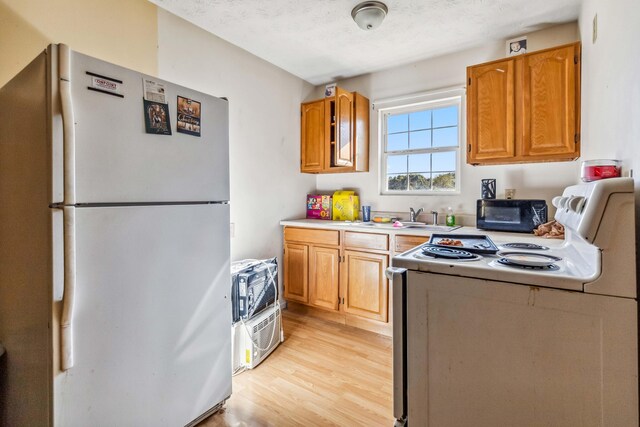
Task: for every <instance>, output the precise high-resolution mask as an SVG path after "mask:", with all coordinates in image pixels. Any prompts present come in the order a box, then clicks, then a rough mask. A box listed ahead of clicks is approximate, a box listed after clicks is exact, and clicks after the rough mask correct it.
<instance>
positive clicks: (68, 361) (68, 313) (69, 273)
mask: <svg viewBox="0 0 640 427" xmlns="http://www.w3.org/2000/svg"><path fill="white" fill-rule="evenodd" d="M63 212H64V295H63V297H62V316H61V318H60V355H61V360H60V364H61V369H62V370H63V371H66V370H68V369H70V368H72V367H73V309H74V305H75V292H76V224H75V208H74V207H72V206H65V207H64V208H63Z"/></svg>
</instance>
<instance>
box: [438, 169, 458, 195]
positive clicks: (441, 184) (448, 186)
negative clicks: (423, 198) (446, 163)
mask: <svg viewBox="0 0 640 427" xmlns="http://www.w3.org/2000/svg"><path fill="white" fill-rule="evenodd" d="M433 189H434V190H440V191H453V190H455V189H456V173H455V172H445V173H434V174H433Z"/></svg>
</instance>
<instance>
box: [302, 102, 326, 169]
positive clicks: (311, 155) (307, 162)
mask: <svg viewBox="0 0 640 427" xmlns="http://www.w3.org/2000/svg"><path fill="white" fill-rule="evenodd" d="M324 109H325V103H324V99H321V100H319V101H314V102H308V103H306V104H302V121H301V135H302V145H301V147H300V169H301V170H302V171H306V172H320V171H321V170H322V168H323V167H324V162H323V160H324V147H323V146H322V145H321V144H318V143H317V141H323V140H324V135H325V126H324V117H325V112H324Z"/></svg>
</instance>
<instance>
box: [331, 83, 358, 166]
mask: <svg viewBox="0 0 640 427" xmlns="http://www.w3.org/2000/svg"><path fill="white" fill-rule="evenodd" d="M354 115H355V109H354V103H353V94H352V93H350V92H347V91H346V90H343V89H340V88H336V99H335V135H336V138H335V139H336V140H335V149H333V150H332V152H333V158H332V160H333V162H332V163H333V164H332V166H353V157H354V143H355V140H354V137H353V134H354V126H355V117H354Z"/></svg>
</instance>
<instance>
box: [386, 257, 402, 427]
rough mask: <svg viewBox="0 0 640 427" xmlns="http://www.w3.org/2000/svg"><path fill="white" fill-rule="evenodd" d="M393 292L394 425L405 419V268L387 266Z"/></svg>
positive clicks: (399, 424)
mask: <svg viewBox="0 0 640 427" xmlns="http://www.w3.org/2000/svg"><path fill="white" fill-rule="evenodd" d="M385 275H386V276H387V279H389V280H390V281H391V282H392V285H391V286H392V294H393V416H394V417H395V418H396V422H395V426H396V427H398V426H404V425H405V424H406V421H407V340H406V338H405V337H406V336H407V314H406V307H407V269H406V268H399V267H389V268H387V270H386V271H385Z"/></svg>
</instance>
